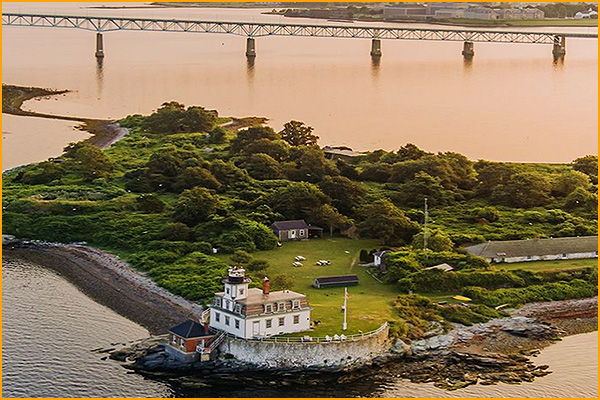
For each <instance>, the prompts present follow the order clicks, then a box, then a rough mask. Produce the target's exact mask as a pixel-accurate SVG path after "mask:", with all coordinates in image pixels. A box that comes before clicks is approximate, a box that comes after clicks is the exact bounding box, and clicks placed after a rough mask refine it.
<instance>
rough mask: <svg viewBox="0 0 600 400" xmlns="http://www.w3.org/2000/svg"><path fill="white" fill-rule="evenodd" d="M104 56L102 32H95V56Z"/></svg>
mask: <svg viewBox="0 0 600 400" xmlns="http://www.w3.org/2000/svg"><path fill="white" fill-rule="evenodd" d="M103 57H104V40H103V38H102V33H101V32H98V33H96V58H103Z"/></svg>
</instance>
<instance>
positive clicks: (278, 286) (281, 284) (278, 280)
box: [270, 274, 294, 290]
mask: <svg viewBox="0 0 600 400" xmlns="http://www.w3.org/2000/svg"><path fill="white" fill-rule="evenodd" d="M270 281H271V288H272V289H274V290H288V289H291V288H292V287H293V286H294V278H293V277H292V276H290V275H285V274H281V275H275V276H274V277H273V278H271V279H270Z"/></svg>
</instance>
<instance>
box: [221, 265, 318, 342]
mask: <svg viewBox="0 0 600 400" xmlns="http://www.w3.org/2000/svg"><path fill="white" fill-rule="evenodd" d="M245 272H246V271H245V270H244V269H243V268H240V267H233V268H230V269H229V273H228V278H227V279H224V280H223V283H224V286H225V287H224V291H223V292H219V293H215V299H214V300H213V303H212V306H211V308H210V326H211V327H212V328H215V329H219V330H222V331H225V332H227V333H230V334H232V335H235V336H237V337H241V338H244V339H252V338H264V337H267V336H272V335H281V334H284V333H291V332H301V331H305V330H308V329H310V310H311V308H310V307H309V306H308V302H307V301H306V296H305V295H303V294H300V293H296V292H292V291H290V290H282V291H277V292H271V291H270V282H269V280H268V278H266V277H265V279H264V281H263V285H262V290H261V289H255V288H252V289H249V288H248V284H249V283H250V282H251V280H250V279H249V278H246V276H245Z"/></svg>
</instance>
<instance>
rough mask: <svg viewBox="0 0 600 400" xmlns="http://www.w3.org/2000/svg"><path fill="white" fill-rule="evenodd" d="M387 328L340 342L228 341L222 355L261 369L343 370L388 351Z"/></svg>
mask: <svg viewBox="0 0 600 400" xmlns="http://www.w3.org/2000/svg"><path fill="white" fill-rule="evenodd" d="M388 332H389V328H388V327H387V326H386V327H385V329H382V330H381V331H380V332H377V333H375V334H374V335H372V336H368V337H364V338H357V339H354V340H348V341H343V342H339V341H338V342H318V343H317V342H307V343H301V342H291V343H285V342H283V343H282V342H274V341H259V340H244V339H239V338H234V337H228V338H227V339H225V341H224V342H223V343H222V344H221V345H220V346H219V351H220V352H221V353H222V354H231V355H232V356H233V357H234V358H236V359H237V360H240V361H244V362H247V363H251V364H255V365H259V366H262V367H273V368H278V367H309V366H346V365H350V364H355V363H360V362H363V361H368V360H371V359H373V358H374V357H377V356H379V355H381V354H383V353H386V352H387V351H388V350H389V349H390V345H391V343H390V340H389V338H388Z"/></svg>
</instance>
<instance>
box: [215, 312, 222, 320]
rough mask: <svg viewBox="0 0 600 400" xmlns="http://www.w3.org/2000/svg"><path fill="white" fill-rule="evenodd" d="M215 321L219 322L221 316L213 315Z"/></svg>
mask: <svg viewBox="0 0 600 400" xmlns="http://www.w3.org/2000/svg"><path fill="white" fill-rule="evenodd" d="M215 321H217V322H219V321H221V314H219V313H218V312H216V313H215Z"/></svg>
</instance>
